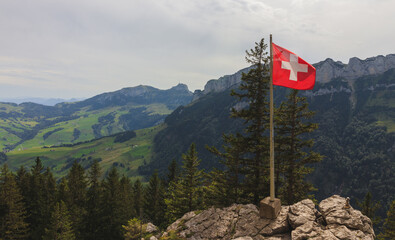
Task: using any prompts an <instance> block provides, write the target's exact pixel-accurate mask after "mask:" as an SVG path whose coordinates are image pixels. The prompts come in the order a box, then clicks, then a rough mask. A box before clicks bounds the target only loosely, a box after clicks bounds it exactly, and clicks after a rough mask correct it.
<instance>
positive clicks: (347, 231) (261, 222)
mask: <svg viewBox="0 0 395 240" xmlns="http://www.w3.org/2000/svg"><path fill="white" fill-rule="evenodd" d="M345 203H346V200H345V198H342V197H340V196H337V195H334V196H332V197H330V198H327V199H325V200H323V201H322V202H321V203H320V204H319V209H320V211H321V212H318V211H317V209H316V208H315V205H314V203H313V201H311V200H308V199H306V200H303V201H300V202H298V203H296V204H293V205H291V206H283V207H282V208H281V211H280V213H279V215H278V217H277V218H276V219H273V220H271V219H262V218H260V217H259V211H258V208H257V207H256V206H255V205H252V204H247V205H241V204H235V205H232V206H231V207H228V208H222V209H218V208H210V209H207V210H205V211H202V212H200V213H199V214H196V213H195V212H190V213H187V214H185V215H184V216H183V217H182V218H180V219H178V220H177V221H176V222H174V223H173V224H172V225H170V226H169V227H168V228H167V232H165V233H163V234H162V236H168V231H175V232H176V233H177V234H178V236H180V237H182V238H185V239H191V240H198V239H227V240H230V239H237V240H243V239H246V240H251V239H252V240H268V239H269V240H291V239H292V240H293V239H296V240H297V239H316V240H320V239H329V240H331V239H336V240H337V239H349V240H353V239H364V240H370V239H374V232H373V228H372V224H371V221H370V219H369V218H367V217H366V216H364V215H362V214H361V212H360V211H357V210H354V209H353V208H352V207H350V208H347V209H345V208H344V205H345Z"/></svg>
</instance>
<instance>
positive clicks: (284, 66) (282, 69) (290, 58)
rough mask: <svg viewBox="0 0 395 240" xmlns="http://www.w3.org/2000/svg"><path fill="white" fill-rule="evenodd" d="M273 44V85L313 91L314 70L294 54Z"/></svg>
mask: <svg viewBox="0 0 395 240" xmlns="http://www.w3.org/2000/svg"><path fill="white" fill-rule="evenodd" d="M272 44H273V84H274V85H279V86H283V87H288V88H294V89H299V90H310V89H313V87H314V83H315V68H314V67H313V66H312V65H311V64H309V63H307V62H306V61H305V60H303V59H301V58H300V57H299V56H297V55H296V54H295V53H293V52H291V51H288V50H287V49H285V48H282V47H280V46H277V45H276V44H274V43H272Z"/></svg>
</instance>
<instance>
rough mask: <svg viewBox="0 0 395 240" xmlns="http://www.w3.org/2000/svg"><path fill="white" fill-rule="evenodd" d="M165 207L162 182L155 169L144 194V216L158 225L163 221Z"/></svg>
mask: <svg viewBox="0 0 395 240" xmlns="http://www.w3.org/2000/svg"><path fill="white" fill-rule="evenodd" d="M165 207H166V206H165V202H164V187H163V183H162V181H161V180H160V179H159V176H158V172H157V171H155V172H154V174H152V176H151V178H150V180H149V184H148V186H147V188H146V191H145V194H144V212H145V216H147V218H148V219H150V220H151V221H152V223H153V224H155V225H157V226H159V225H160V224H162V223H163V222H164V210H165Z"/></svg>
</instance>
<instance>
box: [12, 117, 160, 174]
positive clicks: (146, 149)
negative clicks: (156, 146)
mask: <svg viewBox="0 0 395 240" xmlns="http://www.w3.org/2000/svg"><path fill="white" fill-rule="evenodd" d="M163 128H164V125H163V124H162V125H158V126H155V127H151V128H147V129H141V130H136V131H134V132H135V133H136V136H135V137H133V138H131V139H129V140H127V141H124V142H123V141H121V142H119V141H118V142H117V141H116V139H117V137H119V136H121V135H122V134H127V133H133V131H129V132H124V133H119V134H115V135H111V136H107V137H102V138H100V139H96V140H92V141H87V142H83V143H77V144H70V145H65V146H59V147H32V148H29V149H15V150H13V151H10V152H8V153H7V157H8V161H7V164H8V165H9V167H10V168H11V169H12V170H14V171H16V170H17V169H18V168H19V167H20V166H24V167H26V168H30V167H31V166H32V165H34V162H35V159H36V157H40V159H41V160H42V162H43V165H44V166H46V167H49V168H50V169H51V171H52V173H54V175H55V177H56V178H61V177H63V176H65V175H66V174H67V172H68V171H69V169H70V167H71V166H72V164H73V163H74V161H77V162H78V163H80V164H81V165H82V166H83V167H84V168H85V169H88V168H89V167H90V166H91V164H92V163H93V161H94V160H98V161H99V162H100V165H101V167H102V168H103V171H104V173H105V175H106V173H107V171H108V170H109V169H110V168H111V167H113V166H114V167H117V168H118V170H119V172H120V174H123V175H125V176H128V177H130V178H131V179H137V178H141V177H140V176H139V174H138V171H137V170H138V167H139V166H143V165H146V164H148V163H150V161H151V158H152V145H153V138H154V136H155V135H156V134H157V133H158V132H159V131H160V130H162V129H163Z"/></svg>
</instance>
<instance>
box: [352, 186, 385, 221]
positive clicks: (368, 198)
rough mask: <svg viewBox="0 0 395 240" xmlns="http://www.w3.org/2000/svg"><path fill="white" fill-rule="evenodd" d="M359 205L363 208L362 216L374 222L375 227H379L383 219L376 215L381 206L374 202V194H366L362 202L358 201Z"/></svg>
mask: <svg viewBox="0 0 395 240" xmlns="http://www.w3.org/2000/svg"><path fill="white" fill-rule="evenodd" d="M357 205H358V206H359V207H360V208H361V212H362V214H364V215H366V216H367V217H368V218H370V219H371V220H372V223H373V226H374V227H377V225H378V224H380V222H381V218H380V217H379V216H377V215H376V211H377V210H378V209H379V208H380V207H381V205H380V203H379V202H374V201H373V200H372V194H371V193H370V192H368V193H366V195H365V198H364V199H363V201H362V202H359V201H358V200H357Z"/></svg>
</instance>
